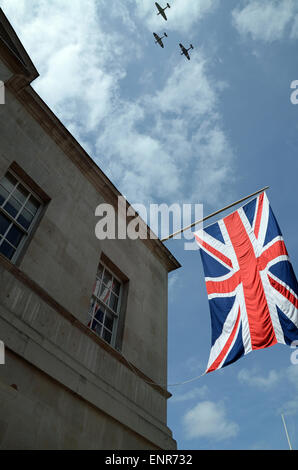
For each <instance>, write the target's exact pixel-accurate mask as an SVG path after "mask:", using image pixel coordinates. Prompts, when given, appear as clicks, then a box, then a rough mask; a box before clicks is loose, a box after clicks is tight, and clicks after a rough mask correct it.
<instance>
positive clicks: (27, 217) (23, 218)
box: [17, 209, 33, 230]
mask: <svg viewBox="0 0 298 470" xmlns="http://www.w3.org/2000/svg"><path fill="white" fill-rule="evenodd" d="M32 220H33V215H32V214H30V212H28V211H27V210H26V209H23V210H22V212H21V214H20V215H19V217H18V218H17V221H18V222H19V223H20V224H21V225H22V227H24V228H25V229H26V230H27V229H28V228H29V227H30V225H31V222H32Z"/></svg>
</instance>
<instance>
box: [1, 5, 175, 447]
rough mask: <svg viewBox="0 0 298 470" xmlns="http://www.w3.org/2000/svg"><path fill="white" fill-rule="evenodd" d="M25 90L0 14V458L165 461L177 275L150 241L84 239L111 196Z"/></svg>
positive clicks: (25, 62)
mask: <svg viewBox="0 0 298 470" xmlns="http://www.w3.org/2000/svg"><path fill="white" fill-rule="evenodd" d="M37 77H38V72H37V70H36V69H35V67H34V65H33V63H32V61H31V60H30V57H29V56H28V54H27V53H26V51H25V49H24V47H23V46H22V44H21V42H20V40H19V39H18V37H17V36H16V34H15V32H14V30H13V28H12V26H11V25H10V24H9V22H8V20H7V18H6V17H5V15H4V13H3V12H2V11H1V10H0V80H1V81H2V82H3V83H4V85H5V104H0V340H1V341H2V342H3V343H4V344H5V365H0V402H1V407H0V448H1V449H175V448H176V442H175V440H174V439H173V437H172V433H171V431H170V429H169V428H168V427H167V399H168V398H169V397H170V394H169V392H168V391H167V388H166V387H165V386H164V385H163V384H166V382H167V292H168V273H169V272H171V271H173V270H175V269H177V268H179V266H180V265H179V263H178V262H177V260H176V259H175V258H174V257H173V256H172V255H171V253H170V252H169V251H168V250H167V248H166V247H165V246H164V245H163V244H162V243H161V242H160V241H159V240H158V239H156V238H155V239H150V238H147V239H143V240H141V239H138V240H135V241H133V240H129V239H122V240H119V239H115V240H101V241H100V240H98V239H97V238H96V236H95V230H94V229H95V224H96V218H95V208H96V207H97V206H98V205H99V204H100V203H102V202H106V203H109V204H112V205H113V206H114V207H115V209H117V201H118V197H119V196H120V193H119V191H118V190H117V189H116V188H115V187H114V186H113V184H112V183H111V181H110V180H109V179H108V178H107V177H106V176H105V174H104V173H103V172H102V171H101V169H100V168H99V167H98V166H97V165H96V164H95V163H94V161H93V160H92V159H91V158H90V156H89V155H88V154H87V153H86V152H85V151H84V149H83V148H82V147H81V146H80V145H79V143H78V142H77V141H76V140H75V139H74V137H73V136H72V135H71V134H70V133H69V132H68V130H67V129H66V128H65V127H64V126H63V124H62V123H61V122H60V121H59V119H58V118H57V117H56V116H55V115H54V113H53V112H52V111H51V110H50V109H49V107H48V106H47V105H46V104H45V103H44V102H43V100H42V99H41V98H40V97H39V96H38V94H37V93H36V92H35V91H34V89H33V88H32V86H31V83H32V82H33V81H34V80H35V79H36V78H37ZM127 207H129V204H128V202H127ZM145 230H146V231H147V233H148V234H149V233H150V229H149V228H148V227H147V226H145Z"/></svg>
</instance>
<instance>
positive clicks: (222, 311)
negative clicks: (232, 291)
mask: <svg viewBox="0 0 298 470" xmlns="http://www.w3.org/2000/svg"><path fill="white" fill-rule="evenodd" d="M235 299H236V297H235V296H234V297H217V298H215V299H210V300H209V307H210V313H211V328H212V337H211V343H212V346H213V345H214V343H215V341H216V340H217V338H219V336H220V335H221V334H222V329H223V325H224V323H225V321H226V319H227V316H228V315H229V313H230V311H231V309H232V308H233V305H234V302H235Z"/></svg>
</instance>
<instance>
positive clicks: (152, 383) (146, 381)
mask: <svg viewBox="0 0 298 470" xmlns="http://www.w3.org/2000/svg"><path fill="white" fill-rule="evenodd" d="M118 352H120V351H118ZM120 354H121V356H122V357H123V359H124V360H125V361H126V362H127V364H128V365H129V367H130V368H131V370H132V371H133V373H134V374H135V375H136V376H137V377H139V378H140V379H142V380H143V382H145V383H146V384H149V385H158V386H159V387H163V388H166V387H178V386H180V385H185V384H188V383H191V382H195V381H196V380H199V379H200V378H201V377H203V376H204V375H205V374H206V372H203V374H200V375H198V376H196V377H193V378H192V379H189V380H185V381H183V382H178V383H173V384H167V383H164V384H161V383H157V382H153V381H149V380H145V379H144V378H143V377H141V376H140V374H139V373H138V371H137V370H136V369H135V367H134V366H133V364H132V363H131V362H130V361H129V360H128V359H126V357H125V356H124V354H122V352H120Z"/></svg>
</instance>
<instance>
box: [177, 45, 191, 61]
mask: <svg viewBox="0 0 298 470" xmlns="http://www.w3.org/2000/svg"><path fill="white" fill-rule="evenodd" d="M179 46H180V47H181V50H182V52H181V55H185V57H187V59H188V60H190V57H189V53H188V51H190V49H193V45H192V44H190V47H189V48H188V49H186V48H185V47H184V46H183V45H182V44H179Z"/></svg>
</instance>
